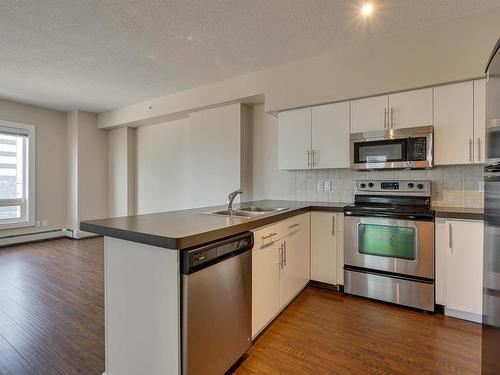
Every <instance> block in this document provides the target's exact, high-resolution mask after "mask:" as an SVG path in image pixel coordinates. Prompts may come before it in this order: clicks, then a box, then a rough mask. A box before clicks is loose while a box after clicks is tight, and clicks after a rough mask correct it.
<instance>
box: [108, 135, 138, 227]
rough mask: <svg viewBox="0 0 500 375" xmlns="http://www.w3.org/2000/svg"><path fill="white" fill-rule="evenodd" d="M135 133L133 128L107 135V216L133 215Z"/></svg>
mask: <svg viewBox="0 0 500 375" xmlns="http://www.w3.org/2000/svg"><path fill="white" fill-rule="evenodd" d="M135 133H136V130H135V129H133V128H119V129H113V130H111V131H109V133H108V176H109V184H108V216H111V217H116V216H127V215H132V214H134V213H135Z"/></svg>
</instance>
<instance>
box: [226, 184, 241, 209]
mask: <svg viewBox="0 0 500 375" xmlns="http://www.w3.org/2000/svg"><path fill="white" fill-rule="evenodd" d="M241 193H243V190H242V189H238V190H235V191H233V192H232V193H230V194H229V195H228V196H227V209H228V210H229V211H232V209H233V201H234V199H235V198H236V196H237V195H238V194H241Z"/></svg>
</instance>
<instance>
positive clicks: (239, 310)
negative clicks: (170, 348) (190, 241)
mask: <svg viewBox="0 0 500 375" xmlns="http://www.w3.org/2000/svg"><path fill="white" fill-rule="evenodd" d="M252 246H253V235H252V233H250V232H246V233H243V234H240V235H237V236H234V237H230V238H226V239H224V240H220V241H217V242H214V243H210V244H208V245H205V246H202V247H199V248H195V249H192V250H188V251H184V252H183V254H182V257H181V269H182V286H181V287H182V337H181V342H182V374H183V375H201V374H203V375H222V374H224V373H225V372H226V371H227V370H229V369H230V368H231V367H232V366H233V364H234V363H235V362H237V361H238V359H239V358H240V357H241V356H242V355H243V354H245V352H246V351H247V350H248V349H249V348H250V346H251V345H252V316H251V314H252V252H251V249H252Z"/></svg>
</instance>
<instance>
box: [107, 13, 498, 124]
mask: <svg viewBox="0 0 500 375" xmlns="http://www.w3.org/2000/svg"><path fill="white" fill-rule="evenodd" d="M499 19H500V8H498V9H495V10H490V11H487V12H483V13H477V14H474V15H471V16H468V17H463V18H459V19H454V20H451V21H448V22H444V23H440V24H436V25H433V26H430V27H427V28H423V29H417V30H413V31H411V32H408V33H404V34H399V35H396V36H393V37H389V38H382V39H378V40H375V39H369V40H367V42H366V43H362V44H358V45H353V46H347V47H344V48H340V49H338V50H336V51H333V52H330V53H325V54H324V55H322V56H319V57H316V58H312V59H308V60H305V61H300V62H296V63H293V64H289V65H284V66H279V67H275V68H271V69H266V70H262V71H260V72H256V73H251V74H247V75H243V76H238V77H235V78H232V79H228V80H225V81H221V82H217V83H214V84H211V85H207V86H203V87H199V88H195V89H192V90H186V91H183V92H180V93H177V94H173V95H169V96H165V97H160V98H155V99H151V100H147V101H145V102H142V103H137V104H134V105H130V106H126V107H122V108H118V109H115V110H112V111H108V112H104V113H102V114H100V115H99V126H100V127H103V128H104V127H115V126H123V125H127V124H128V125H134V124H135V125H137V124H151V123H159V122H162V121H166V120H168V119H171V118H172V117H176V116H177V117H178V116H179V115H186V114H187V113H189V112H193V111H195V110H199V109H202V108H207V107H209V106H216V105H221V104H222V103H230V102H233V103H234V102H235V101H243V102H245V98H248V97H252V96H256V95H262V94H264V95H265V108H266V111H268V112H271V111H279V110H284V109H290V108H296V107H303V106H309V105H314V104H321V103H328V102H335V101H342V100H347V99H352V98H358V97H364V96H370V95H375V94H379V93H385V92H392V91H398V90H407V89H411V88H417V87H424V86H433V85H436V84H441V83H447V82H452V81H459V80H466V79H473V78H477V77H481V76H483V75H484V67H485V64H486V61H487V58H488V56H489V54H490V52H491V50H492V48H493V46H494V45H495V42H496V41H497V39H498V36H499V35H500V22H498V20H499Z"/></svg>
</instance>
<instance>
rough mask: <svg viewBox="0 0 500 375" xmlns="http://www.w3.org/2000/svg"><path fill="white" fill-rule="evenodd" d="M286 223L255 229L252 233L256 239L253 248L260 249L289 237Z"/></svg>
mask: <svg viewBox="0 0 500 375" xmlns="http://www.w3.org/2000/svg"><path fill="white" fill-rule="evenodd" d="M285 221H286V220H284V221H280V222H277V223H273V224H270V225H268V226H265V227H261V228H257V229H254V230H253V231H252V232H253V237H254V246H253V248H254V249H260V248H262V247H266V246H269V245H271V244H273V243H274V242H276V241H279V240H281V239H282V238H284V237H286V236H287V235H288V226H287V225H286V223H285Z"/></svg>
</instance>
